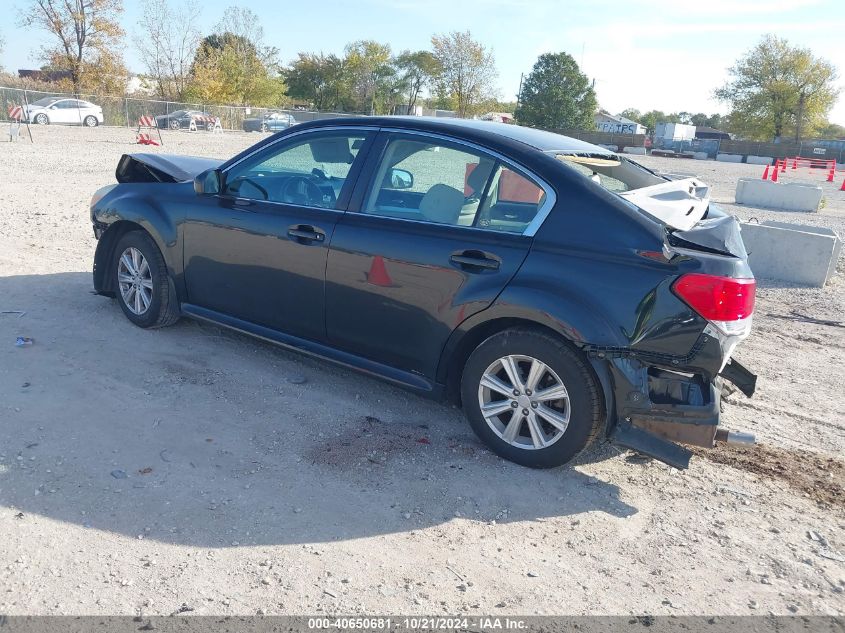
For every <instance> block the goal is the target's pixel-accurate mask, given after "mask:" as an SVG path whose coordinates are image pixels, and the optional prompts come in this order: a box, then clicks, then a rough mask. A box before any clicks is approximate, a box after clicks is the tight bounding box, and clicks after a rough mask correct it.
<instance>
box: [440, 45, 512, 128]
mask: <svg viewBox="0 0 845 633" xmlns="http://www.w3.org/2000/svg"><path fill="white" fill-rule="evenodd" d="M431 46H432V53H433V54H434V58H435V59H436V60H437V63H438V64H439V66H440V73H439V76H438V77H437V81H436V93H437V103H438V105H447V104H448V105H449V106H451V107H452V108H453V109H455V110H456V111H457V112H458V116H460V117H466V116H467V115H470V114H472V113H473V111H474V110H475V109H476V106H477V104H478V103H479V102H480V101H483V100H484V99H488V98H492V97H495V96H496V95H495V92H496V90H495V81H496V77H497V72H496V60H495V58H494V57H493V53H492V51H490V50H488V49H486V48H485V47H484V46H483V45H482V44H479V43H478V42H476V41H475V40H474V39H472V34H471V33H470V32H469V31H465V32H463V33H461V32H460V31H452V32H451V33H445V34H441V35H433V36H432V37H431Z"/></svg>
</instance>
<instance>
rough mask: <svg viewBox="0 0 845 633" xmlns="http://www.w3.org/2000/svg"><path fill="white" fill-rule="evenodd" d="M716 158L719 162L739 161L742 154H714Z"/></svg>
mask: <svg viewBox="0 0 845 633" xmlns="http://www.w3.org/2000/svg"><path fill="white" fill-rule="evenodd" d="M716 160H717V161H719V162H720V163H741V162H742V154H716Z"/></svg>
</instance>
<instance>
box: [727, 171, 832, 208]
mask: <svg viewBox="0 0 845 633" xmlns="http://www.w3.org/2000/svg"><path fill="white" fill-rule="evenodd" d="M735 199H736V202H737V204H749V205H751V206H754V207H767V208H769V209H778V210H780V211H816V210H818V208H819V203H820V202H821V200H822V188H821V187H819V186H818V185H811V184H807V183H800V182H790V183H781V182H772V181H771V180H761V179H759V178H740V179H739V182H737V184H736V194H735Z"/></svg>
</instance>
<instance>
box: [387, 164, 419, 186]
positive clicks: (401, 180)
mask: <svg viewBox="0 0 845 633" xmlns="http://www.w3.org/2000/svg"><path fill="white" fill-rule="evenodd" d="M413 186H414V175H413V174H412V173H411V172H409V171H406V170H404V169H396V168H395V167H394V168H393V169H391V170H390V188H391V189H410V188H411V187H413Z"/></svg>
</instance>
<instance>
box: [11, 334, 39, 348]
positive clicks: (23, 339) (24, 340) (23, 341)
mask: <svg viewBox="0 0 845 633" xmlns="http://www.w3.org/2000/svg"><path fill="white" fill-rule="evenodd" d="M34 342H35V341H34V340H32V339H31V338H29V337H28V336H19V337H18V338H17V340H16V341H15V345H16V346H17V347H26V346H27V345H32V344H33V343H34Z"/></svg>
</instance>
